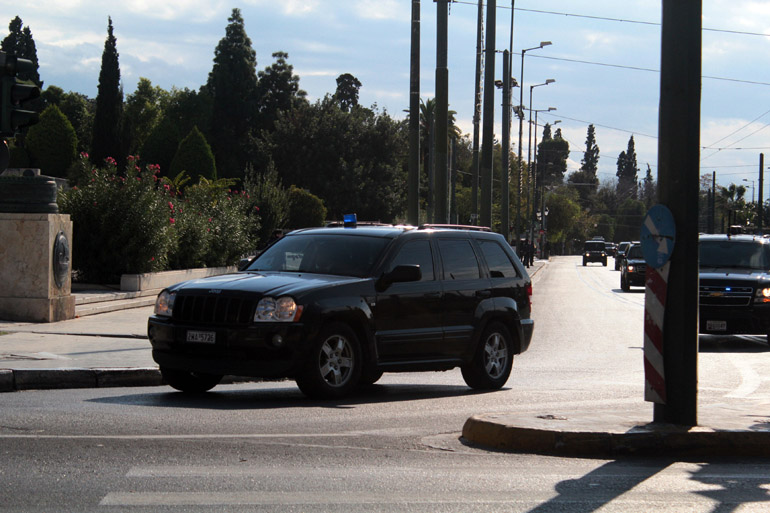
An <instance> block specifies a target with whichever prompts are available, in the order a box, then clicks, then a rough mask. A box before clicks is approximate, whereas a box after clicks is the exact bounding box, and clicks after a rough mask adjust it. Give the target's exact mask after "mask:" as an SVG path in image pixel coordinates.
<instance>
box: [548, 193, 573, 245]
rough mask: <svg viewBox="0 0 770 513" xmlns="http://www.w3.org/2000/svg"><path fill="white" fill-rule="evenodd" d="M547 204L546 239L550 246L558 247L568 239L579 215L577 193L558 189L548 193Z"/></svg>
mask: <svg viewBox="0 0 770 513" xmlns="http://www.w3.org/2000/svg"><path fill="white" fill-rule="evenodd" d="M547 205H548V227H547V228H548V240H549V241H550V242H551V246H552V248H559V247H561V246H562V245H563V244H564V243H566V242H567V241H568V240H569V239H570V234H571V233H572V232H573V231H574V227H575V225H576V223H577V221H578V219H579V217H580V215H581V209H580V204H579V203H578V196H577V193H575V192H574V191H570V190H568V189H560V190H558V191H556V192H553V193H551V194H549V195H548V199H547ZM559 252H560V251H557V253H559Z"/></svg>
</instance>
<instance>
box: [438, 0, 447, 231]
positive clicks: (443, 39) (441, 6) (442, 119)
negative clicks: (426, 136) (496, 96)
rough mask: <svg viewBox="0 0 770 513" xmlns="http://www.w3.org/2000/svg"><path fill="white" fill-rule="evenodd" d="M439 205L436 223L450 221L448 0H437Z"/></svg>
mask: <svg viewBox="0 0 770 513" xmlns="http://www.w3.org/2000/svg"><path fill="white" fill-rule="evenodd" d="M436 23H437V27H436V177H435V178H436V205H435V213H434V219H435V222H437V223H447V222H449V212H448V211H447V206H448V203H449V201H448V192H449V186H448V180H447V176H448V173H447V163H448V155H449V151H448V148H447V146H448V139H449V138H448V136H447V131H448V126H447V125H448V116H449V68H448V67H447V44H448V43H447V42H448V25H449V0H436Z"/></svg>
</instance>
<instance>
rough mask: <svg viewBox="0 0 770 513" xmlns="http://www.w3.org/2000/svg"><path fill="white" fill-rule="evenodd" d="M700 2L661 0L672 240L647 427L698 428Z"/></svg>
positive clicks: (661, 141) (664, 166)
mask: <svg viewBox="0 0 770 513" xmlns="http://www.w3.org/2000/svg"><path fill="white" fill-rule="evenodd" d="M702 10H703V8H702V0H663V16H662V28H661V76H660V110H659V121H658V200H659V203H661V204H662V205H665V206H666V207H668V208H669V209H670V211H671V214H672V216H673V221H674V224H675V226H676V230H677V233H678V237H677V243H676V248H675V249H674V251H673V252H672V253H671V258H670V264H671V267H670V270H669V276H668V292H667V298H666V302H665V315H664V321H663V361H664V365H665V372H666V403H665V404H660V403H655V409H654V420H655V421H656V422H668V423H673V424H680V425H686V426H694V425H696V424H697V389H698V370H697V369H698V224H697V223H698V220H697V216H695V215H693V212H698V189H699V159H700V97H701V91H700V89H701V87H700V86H701V82H700V80H701V79H700V77H701V13H702Z"/></svg>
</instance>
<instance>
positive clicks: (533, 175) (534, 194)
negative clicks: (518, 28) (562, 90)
mask: <svg viewBox="0 0 770 513" xmlns="http://www.w3.org/2000/svg"><path fill="white" fill-rule="evenodd" d="M554 82H556V80H554V79H552V78H549V79H547V80H546V81H545V82H543V83H542V84H535V85H531V86H529V125H530V127H531V126H532V91H533V90H534V89H535V88H536V87H540V86H546V85H548V84H553V83H554ZM530 130H531V129H530ZM531 152H532V148H531V147H530V148H528V150H527V161H528V162H529V161H530V154H531ZM519 159H521V157H519ZM529 179H530V182H532V201H531V202H530V203H531V204H532V207H531V208H532V217H531V218H530V219H531V224H530V235H531V237H532V238H531V239H530V240H533V238H534V236H535V233H534V227H535V216H534V215H535V204H537V184H536V182H537V178H536V173H532V170H529Z"/></svg>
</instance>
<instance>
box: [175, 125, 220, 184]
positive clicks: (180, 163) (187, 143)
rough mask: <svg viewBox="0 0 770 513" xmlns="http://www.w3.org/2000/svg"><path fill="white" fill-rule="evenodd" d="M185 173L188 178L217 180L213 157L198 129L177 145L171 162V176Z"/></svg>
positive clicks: (195, 128) (193, 130) (194, 128)
mask: <svg viewBox="0 0 770 513" xmlns="http://www.w3.org/2000/svg"><path fill="white" fill-rule="evenodd" d="M183 171H186V172H187V173H188V174H189V175H190V176H202V177H204V178H207V179H209V180H216V179H217V167H216V163H215V162H214V155H213V154H212V153H211V147H210V146H209V144H208V143H207V142H206V138H205V137H203V134H202V133H201V131H200V130H198V127H193V129H192V130H191V131H190V133H189V134H188V135H187V137H185V138H184V139H183V140H182V142H181V143H179V149H178V150H177V151H176V155H175V156H174V160H172V161H171V175H172V176H176V175H178V174H179V173H181V172H183Z"/></svg>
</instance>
